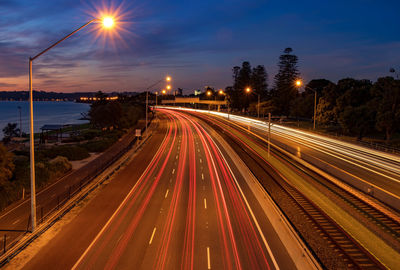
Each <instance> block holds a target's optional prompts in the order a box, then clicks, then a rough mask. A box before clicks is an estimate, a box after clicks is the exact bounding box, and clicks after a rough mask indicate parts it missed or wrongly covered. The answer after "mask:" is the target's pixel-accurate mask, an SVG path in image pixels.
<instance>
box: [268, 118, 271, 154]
mask: <svg viewBox="0 0 400 270" xmlns="http://www.w3.org/2000/svg"><path fill="white" fill-rule="evenodd" d="M270 150H271V113H268V157H269V152H270Z"/></svg>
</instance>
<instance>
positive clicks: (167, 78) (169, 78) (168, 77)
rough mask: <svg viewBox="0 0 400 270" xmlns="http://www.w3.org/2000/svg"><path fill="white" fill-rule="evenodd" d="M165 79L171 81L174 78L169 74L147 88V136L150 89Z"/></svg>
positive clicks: (168, 86)
mask: <svg viewBox="0 0 400 270" xmlns="http://www.w3.org/2000/svg"><path fill="white" fill-rule="evenodd" d="M164 80H165V81H167V82H170V81H171V80H172V78H171V77H170V76H167V77H165V78H164V79H161V80H159V81H157V82H156V83H153V84H152V85H150V86H149V87H147V88H146V136H147V125H148V110H149V90H150V88H153V87H154V86H156V85H157V84H159V83H161V82H162V81H164ZM167 88H168V89H171V86H170V85H167ZM156 103H157V94H156Z"/></svg>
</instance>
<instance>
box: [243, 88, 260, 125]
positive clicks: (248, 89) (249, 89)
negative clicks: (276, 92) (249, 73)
mask: <svg viewBox="0 0 400 270" xmlns="http://www.w3.org/2000/svg"><path fill="white" fill-rule="evenodd" d="M246 92H247V93H250V92H251V88H250V87H247V88H246ZM257 96H258V103H257V118H260V94H257Z"/></svg>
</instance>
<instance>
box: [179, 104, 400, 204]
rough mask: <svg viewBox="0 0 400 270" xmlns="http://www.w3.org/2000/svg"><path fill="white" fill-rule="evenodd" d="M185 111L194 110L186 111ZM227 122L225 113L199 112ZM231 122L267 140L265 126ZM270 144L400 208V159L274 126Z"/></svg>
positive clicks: (240, 120)
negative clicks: (249, 129)
mask: <svg viewBox="0 0 400 270" xmlns="http://www.w3.org/2000/svg"><path fill="white" fill-rule="evenodd" d="M187 111H195V110H191V109H187ZM197 112H201V113H204V115H211V116H214V117H219V118H220V119H225V120H227V118H228V115H227V114H226V113H220V112H214V111H210V112H207V111H200V110H198V111H197ZM229 119H230V121H232V122H234V123H236V124H239V125H241V126H243V127H246V128H249V127H250V128H251V131H253V132H255V133H256V134H258V135H260V136H261V137H263V138H265V139H267V136H268V124H267V122H266V121H260V120H256V119H252V118H248V117H242V116H236V115H230V116H229ZM271 143H272V144H273V145H276V146H279V147H281V148H282V149H285V150H286V151H288V152H290V153H292V154H293V155H296V156H298V157H300V158H302V159H304V160H305V161H307V162H309V163H310V164H313V165H314V166H316V167H318V168H320V169H322V170H324V171H326V172H328V173H330V174H331V175H333V176H335V177H337V178H338V179H341V180H344V181H346V182H348V183H350V184H351V185H353V186H355V187H357V188H359V189H361V190H362V191H364V192H367V193H370V194H371V195H374V196H376V197H377V198H379V199H380V200H385V199H387V198H389V197H391V198H390V199H388V200H387V201H385V203H387V204H390V205H392V207H393V208H395V209H397V210H398V209H400V157H399V156H398V155H394V154H390V153H385V152H382V151H377V150H374V149H370V148H367V147H364V146H359V145H357V144H352V143H347V142H343V141H339V140H337V139H333V138H329V137H326V136H321V135H318V134H315V133H312V132H306V131H301V130H298V129H294V128H289V127H285V126H283V125H279V124H276V123H273V124H272V125H271Z"/></svg>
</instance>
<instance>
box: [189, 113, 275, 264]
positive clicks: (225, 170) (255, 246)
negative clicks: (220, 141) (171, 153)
mask: <svg viewBox="0 0 400 270" xmlns="http://www.w3.org/2000/svg"><path fill="white" fill-rule="evenodd" d="M184 117H186V118H188V119H189V120H190V121H191V122H192V124H193V125H194V126H196V128H197V129H198V130H199V131H200V134H203V135H204V137H205V139H206V141H207V142H208V145H210V147H211V150H212V154H211V153H210V148H206V150H207V151H206V153H210V155H207V156H206V157H207V158H208V156H210V157H211V161H212V162H213V160H212V157H215V160H216V162H217V164H218V166H217V167H218V168H219V169H220V170H221V173H222V177H221V179H218V177H217V180H218V181H217V182H218V187H219V193H220V194H221V196H222V197H224V192H223V187H222V186H226V188H227V190H228V196H227V198H228V200H229V201H230V202H231V204H232V206H233V207H234V211H231V212H230V213H233V214H232V216H233V217H235V218H234V219H233V221H234V222H235V223H236V224H238V226H239V229H240V232H241V233H240V234H239V235H240V236H241V238H242V240H243V241H244V243H245V244H246V248H245V250H246V252H247V258H248V259H249V260H250V265H251V267H250V268H251V269H259V268H264V269H270V266H269V263H268V260H267V258H266V255H265V254H264V251H263V248H262V245H261V243H260V241H259V236H258V234H257V232H256V231H255V229H254V224H253V222H252V221H251V218H250V216H249V214H248V210H247V208H246V205H245V203H244V200H243V197H242V196H241V195H243V194H242V193H240V192H239V190H238V187H237V185H236V184H237V182H236V178H234V175H233V174H232V171H231V170H230V168H229V165H228V164H227V161H226V159H225V158H224V157H223V155H222V153H221V152H220V150H219V148H218V146H217V145H216V143H215V142H214V141H213V139H212V138H211V136H210V135H209V134H208V133H207V132H206V131H205V130H204V128H203V127H202V126H201V125H199V124H198V123H197V122H195V121H193V120H191V117H187V116H186V115H184ZM199 131H198V132H199ZM213 166H214V168H215V163H214V164H213ZM216 174H217V172H216ZM217 176H218V174H217ZM239 188H240V187H239ZM246 203H247V201H246ZM225 205H226V203H225ZM247 206H248V205H247ZM250 210H251V209H250ZM226 214H227V215H228V213H227V212H226ZM251 214H252V215H253V213H252V212H251ZM253 217H254V215H253ZM254 220H255V217H254ZM255 222H256V223H257V221H256V220H255ZM257 226H258V223H257ZM257 229H258V230H259V233H260V235H262V232H261V230H260V228H259V226H258V228H257ZM262 238H263V241H265V238H264V237H263V235H262ZM266 248H267V250H268V251H269V252H270V249H269V246H268V245H266ZM270 256H271V258H272V260H273V262H274V264H275V266H276V267H277V264H276V261H275V259H274V257H273V255H272V252H270ZM259 258H262V259H261V261H262V262H261V263H260V262H259ZM277 269H279V267H277Z"/></svg>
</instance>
